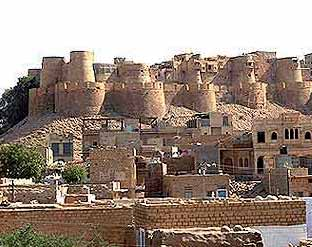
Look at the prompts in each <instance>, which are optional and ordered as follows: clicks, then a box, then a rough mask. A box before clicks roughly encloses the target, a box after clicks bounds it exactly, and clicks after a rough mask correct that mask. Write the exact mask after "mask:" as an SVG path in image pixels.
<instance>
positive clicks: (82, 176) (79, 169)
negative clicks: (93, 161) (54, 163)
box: [62, 164, 87, 184]
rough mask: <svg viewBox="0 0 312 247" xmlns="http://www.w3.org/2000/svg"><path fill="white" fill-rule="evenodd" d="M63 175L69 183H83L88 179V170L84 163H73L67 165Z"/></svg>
mask: <svg viewBox="0 0 312 247" xmlns="http://www.w3.org/2000/svg"><path fill="white" fill-rule="evenodd" d="M62 177H63V178H64V180H65V181H66V183H69V184H79V183H83V182H85V181H86V179H87V170H86V168H85V167H84V166H82V165H77V164H73V165H70V166H67V167H65V170H64V172H63V173H62Z"/></svg>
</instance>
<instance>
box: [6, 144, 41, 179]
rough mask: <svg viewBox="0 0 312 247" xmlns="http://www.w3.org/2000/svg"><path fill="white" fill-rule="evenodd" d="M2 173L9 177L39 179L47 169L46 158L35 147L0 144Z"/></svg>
mask: <svg viewBox="0 0 312 247" xmlns="http://www.w3.org/2000/svg"><path fill="white" fill-rule="evenodd" d="M0 164H1V175H2V176H5V177H8V178H35V179H39V178H41V176H42V175H43V172H44V171H45V168H46V167H45V160H44V158H43V157H42V155H41V154H40V152H39V151H38V150H37V149H35V148H30V147H26V146H24V145H21V144H3V145H1V146H0Z"/></svg>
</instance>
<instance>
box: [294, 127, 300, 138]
mask: <svg viewBox="0 0 312 247" xmlns="http://www.w3.org/2000/svg"><path fill="white" fill-rule="evenodd" d="M295 139H299V130H298V129H295Z"/></svg>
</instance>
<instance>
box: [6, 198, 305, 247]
mask: <svg viewBox="0 0 312 247" xmlns="http://www.w3.org/2000/svg"><path fill="white" fill-rule="evenodd" d="M305 213H306V212H305V202H304V201H301V200H290V201H287V200H279V201H244V202H242V201H211V202H208V201H200V200H198V201H195V200H193V201H181V200H175V201H173V200H171V201H169V200H160V199H155V200H149V201H145V202H138V203H137V204H136V205H135V206H134V207H131V206H129V207H127V206H118V205H116V206H114V207H111V206H93V207H68V208H61V207H47V206H42V205H41V206H40V205H37V206H34V205H33V206H25V207H24V208H2V209H0V218H1V221H0V232H1V233H4V232H10V231H13V230H14V229H16V228H18V227H21V226H22V225H25V224H32V225H33V227H34V228H35V229H36V230H38V231H40V232H42V233H46V234H58V235H65V236H75V237H82V238H84V239H92V238H94V237H95V235H97V234H98V235H99V236H100V237H101V238H102V239H104V240H106V241H109V242H110V243H115V244H119V245H121V246H123V245H125V246H129V245H126V244H125V243H126V242H127V240H129V239H130V238H134V232H133V231H134V230H133V229H135V228H133V225H134V226H135V227H141V228H145V229H146V230H148V229H157V228H158V229H160V228H163V229H168V228H177V229H181V228H196V227H201V228H206V227H220V226H223V225H229V226H234V225H236V224H240V225H243V226H259V225H262V226H263V225H280V226H286V225H298V224H304V223H305V217H306V216H305ZM133 217H134V218H133ZM130 225H131V227H129V226H130ZM132 240H133V239H132ZM127 243H128V242H127Z"/></svg>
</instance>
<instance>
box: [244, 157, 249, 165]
mask: <svg viewBox="0 0 312 247" xmlns="http://www.w3.org/2000/svg"><path fill="white" fill-rule="evenodd" d="M244 166H245V167H248V166H249V162H248V159H247V158H245V162H244Z"/></svg>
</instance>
